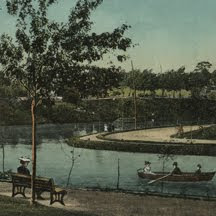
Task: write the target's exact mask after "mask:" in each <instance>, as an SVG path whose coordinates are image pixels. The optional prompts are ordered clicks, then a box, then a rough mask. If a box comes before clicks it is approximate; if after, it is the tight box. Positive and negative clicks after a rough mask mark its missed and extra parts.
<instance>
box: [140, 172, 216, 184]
mask: <svg viewBox="0 0 216 216" xmlns="http://www.w3.org/2000/svg"><path fill="white" fill-rule="evenodd" d="M137 174H138V176H139V177H140V178H143V179H148V180H155V179H158V178H162V177H164V176H166V175H168V174H169V173H168V172H154V173H144V172H143V169H138V170H137ZM214 175H215V172H203V173H201V174H199V175H194V173H191V172H184V173H183V174H182V175H175V174H173V175H170V176H168V177H166V178H164V180H163V181H173V182H202V181H211V180H212V178H213V177H214Z"/></svg>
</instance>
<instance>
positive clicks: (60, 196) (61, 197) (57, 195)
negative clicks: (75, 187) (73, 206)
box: [50, 191, 67, 205]
mask: <svg viewBox="0 0 216 216" xmlns="http://www.w3.org/2000/svg"><path fill="white" fill-rule="evenodd" d="M66 194H67V192H66V191H62V192H59V193H57V192H54V193H52V192H50V205H52V204H53V203H54V202H59V203H61V204H62V205H65V204H64V196H65V195H66ZM54 196H55V199H54Z"/></svg>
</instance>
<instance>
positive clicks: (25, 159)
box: [19, 156, 31, 162]
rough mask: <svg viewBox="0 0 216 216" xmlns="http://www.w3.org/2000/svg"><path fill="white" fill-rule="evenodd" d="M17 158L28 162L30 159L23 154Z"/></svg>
mask: <svg viewBox="0 0 216 216" xmlns="http://www.w3.org/2000/svg"><path fill="white" fill-rule="evenodd" d="M19 160H20V161H24V162H30V161H31V160H30V159H29V158H26V157H23V156H22V157H20V158H19Z"/></svg>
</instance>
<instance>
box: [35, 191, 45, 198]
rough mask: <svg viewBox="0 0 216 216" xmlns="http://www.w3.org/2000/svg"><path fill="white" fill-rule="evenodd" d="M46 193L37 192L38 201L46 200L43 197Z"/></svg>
mask: <svg viewBox="0 0 216 216" xmlns="http://www.w3.org/2000/svg"><path fill="white" fill-rule="evenodd" d="M43 192H44V191H37V192H36V194H37V199H40V200H44V198H43V197H42V196H41V194H42V193H43Z"/></svg>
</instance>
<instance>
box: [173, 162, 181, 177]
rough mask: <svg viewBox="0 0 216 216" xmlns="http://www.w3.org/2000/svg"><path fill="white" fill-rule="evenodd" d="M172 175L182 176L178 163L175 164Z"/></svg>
mask: <svg viewBox="0 0 216 216" xmlns="http://www.w3.org/2000/svg"><path fill="white" fill-rule="evenodd" d="M171 175H182V171H181V169H180V168H179V167H178V163H177V162H174V163H173V170H172V172H171Z"/></svg>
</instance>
